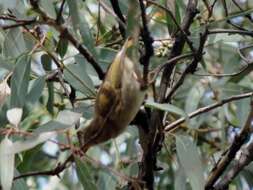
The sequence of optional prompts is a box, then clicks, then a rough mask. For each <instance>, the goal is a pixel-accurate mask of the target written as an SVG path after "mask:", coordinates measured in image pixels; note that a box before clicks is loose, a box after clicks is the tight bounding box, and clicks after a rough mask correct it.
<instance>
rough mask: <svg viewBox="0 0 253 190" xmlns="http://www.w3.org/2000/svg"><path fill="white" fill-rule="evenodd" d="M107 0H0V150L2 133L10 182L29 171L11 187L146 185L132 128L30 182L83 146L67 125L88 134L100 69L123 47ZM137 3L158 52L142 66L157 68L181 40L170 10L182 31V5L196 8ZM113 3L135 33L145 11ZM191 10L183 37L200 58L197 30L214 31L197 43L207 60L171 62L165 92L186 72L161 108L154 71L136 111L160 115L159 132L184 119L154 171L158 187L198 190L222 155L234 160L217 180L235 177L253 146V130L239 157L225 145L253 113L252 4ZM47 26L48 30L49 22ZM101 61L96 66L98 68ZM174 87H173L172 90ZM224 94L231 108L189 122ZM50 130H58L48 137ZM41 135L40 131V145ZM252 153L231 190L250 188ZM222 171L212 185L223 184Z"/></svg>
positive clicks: (212, 1) (202, 5)
mask: <svg viewBox="0 0 253 190" xmlns="http://www.w3.org/2000/svg"><path fill="white" fill-rule="evenodd" d="M111 2H114V3H115V2H117V1H109V0H101V1H96V0H86V1H82V0H72V1H71V0H66V1H64V0H63V1H62V0H41V1H38V4H37V1H34V0H33V1H26V0H8V1H7V0H0V13H1V15H0V25H1V30H0V43H1V48H0V51H1V55H0V79H1V81H2V82H1V83H0V106H1V110H0V134H1V136H0V139H1V141H2V142H1V145H2V146H3V145H5V144H4V143H3V142H4V139H5V138H6V136H8V138H9V139H10V140H11V142H13V143H14V142H20V143H21V147H22V148H21V150H22V151H20V150H18V148H17V147H16V146H13V149H14V150H15V152H16V154H15V176H20V175H22V174H26V173H28V177H22V178H20V179H16V180H14V182H13V186H12V189H24V190H25V189H50V190H54V189H55V190H56V189H61V190H64V189H130V187H135V188H137V187H139V185H138V184H139V183H138V182H139V181H138V180H137V177H139V180H144V181H145V179H144V178H141V177H140V173H141V172H140V170H141V169H140V168H141V167H140V164H139V163H140V162H142V161H143V160H142V156H143V155H144V153H145V152H143V150H142V148H143V147H141V145H140V144H139V138H140V135H139V132H138V127H136V126H135V125H131V126H129V127H128V129H127V130H126V131H125V132H124V133H123V134H122V135H120V136H119V137H117V138H116V139H115V140H111V141H109V142H107V143H104V144H102V145H100V146H96V147H93V148H92V149H90V150H89V152H88V156H87V157H85V158H83V159H80V158H76V160H75V163H73V164H72V165H71V166H70V167H68V168H66V169H64V170H63V171H62V172H61V173H59V174H58V173H57V172H56V173H54V172H51V173H50V172H49V173H48V174H47V175H37V174H39V173H37V174H36V172H38V171H45V170H49V171H53V169H54V168H55V167H56V165H57V163H59V162H61V163H62V162H63V161H64V160H65V159H66V158H67V157H68V155H69V154H70V153H71V152H72V151H73V149H74V146H77V147H78V143H77V138H76V130H75V127H74V124H75V123H76V122H77V121H79V119H80V117H81V119H80V126H81V127H84V126H85V124H86V122H87V121H88V120H89V119H91V118H92V116H93V105H94V97H95V95H96V92H97V89H98V87H99V85H100V83H101V76H102V74H101V73H103V72H105V71H106V68H107V67H108V65H109V64H110V63H111V62H112V60H113V58H114V56H115V54H116V53H117V51H118V50H119V49H120V47H121V45H122V44H123V42H124V40H123V39H122V36H124V35H123V33H122V30H124V29H122V28H121V29H120V27H118V26H119V23H120V18H118V16H117V14H116V13H115V10H114V9H113V8H114V7H113V6H112V4H111ZM144 2H145V5H146V15H147V26H148V29H149V32H150V35H151V36H152V37H153V39H154V42H153V47H154V51H155V54H154V56H152V57H151V60H150V63H149V68H150V70H153V69H154V70H155V69H156V68H159V66H160V65H164V64H165V63H166V61H168V60H169V59H170V58H172V56H171V52H172V48H173V46H174V45H175V43H176V42H175V39H177V37H178V36H177V35H176V34H178V33H179V32H178V28H177V25H176V24H175V22H174V21H173V19H172V16H171V14H172V15H173V17H174V18H175V20H176V21H177V23H178V24H179V25H181V24H182V23H183V22H184V21H183V20H184V17H185V15H187V5H188V4H189V3H190V2H192V1H190V0H189V1H187V0H178V1H175V0H168V1H166V0H161V1H155V2H153V1H144ZM196 2H197V1H196ZM118 3H119V6H120V9H121V11H122V14H123V15H125V18H127V21H126V24H125V27H126V28H125V31H127V32H128V33H130V34H131V32H133V31H131V30H133V29H135V28H139V26H141V25H142V20H141V17H137V18H135V17H134V16H135V14H136V13H138V12H140V8H139V2H138V1H135V0H128V1H121V0H119V1H118ZM36 5H38V6H39V7H36ZM212 5H213V7H212ZM164 7H165V8H164ZM166 7H167V10H166ZM197 9H198V11H199V13H198V14H197V16H196V17H194V19H193V21H192V22H190V27H189V30H187V31H185V32H186V33H185V35H186V34H187V36H188V37H187V39H188V40H189V41H190V42H191V43H190V44H192V47H194V48H196V49H197V50H198V48H199V44H200V42H201V40H200V37H201V36H200V34H204V33H205V28H208V30H209V31H213V32H209V33H208V35H207V39H206V41H205V42H204V51H203V52H204V54H202V52H199V55H200V57H202V59H200V60H198V62H199V63H198V65H197V68H196V70H194V72H190V73H187V75H184V71H185V69H186V68H187V66H188V65H190V63H191V61H192V59H193V58H192V57H188V58H186V59H181V60H180V61H179V62H177V63H178V64H176V65H175V69H173V76H171V78H173V80H171V81H170V84H172V85H173V84H176V83H177V81H178V80H179V79H180V78H181V76H186V78H185V80H184V81H183V83H182V84H180V86H179V88H178V89H177V90H176V91H173V95H172V97H171V98H170V101H164V102H160V101H159V100H157V99H156V96H155V94H159V92H160V90H161V85H162V84H161V78H162V74H161V73H162V72H160V73H159V75H158V77H157V79H156V82H155V85H154V86H153V88H150V90H149V93H148V97H147V99H146V101H145V103H144V105H143V107H142V110H144V107H145V109H146V111H147V110H148V111H149V112H151V113H153V112H154V110H162V111H164V112H163V114H164V115H163V124H164V126H167V125H169V124H171V123H172V122H174V121H177V120H178V119H180V118H181V117H185V118H186V121H185V122H184V123H182V124H180V125H177V128H176V129H173V130H170V131H167V132H165V139H164V141H163V142H162V144H161V146H162V148H161V150H160V151H159V152H158V153H157V154H154V157H156V162H157V166H158V167H160V168H161V170H160V171H154V169H152V173H153V174H154V175H155V177H154V188H155V189H177V190H178V189H180V190H184V189H194V190H198V189H199V190H201V189H204V186H205V185H206V183H207V181H208V176H209V177H210V175H211V174H212V173H211V169H212V168H214V169H215V167H214V166H215V163H217V161H218V160H219V159H220V158H224V157H225V158H226V156H224V155H226V152H225V150H227V149H228V151H230V150H236V151H235V153H237V154H236V157H235V158H233V157H231V158H232V160H230V161H229V162H228V164H227V165H228V167H227V170H226V171H225V170H224V171H223V173H222V175H224V176H226V177H229V175H228V174H229V172H228V171H233V169H234V168H235V167H236V166H237V165H236V164H238V163H237V161H240V159H241V158H242V156H243V155H245V154H244V153H245V152H247V151H245V150H250V149H249V148H250V146H252V140H251V132H252V128H251V127H249V128H248V129H247V131H246V133H243V135H245V134H246V136H245V137H244V138H242V139H243V140H242V141H243V142H242V144H243V145H242V144H241V146H240V147H239V148H238V149H232V148H233V147H232V148H231V147H230V144H233V142H235V139H236V138H235V136H236V135H239V136H240V135H241V134H242V131H243V129H244V128H246V127H248V123H247V121H251V117H252V116H251V115H252V114H250V115H249V113H250V112H251V109H252V108H251V98H250V97H251V95H252V88H253V83H252V80H253V75H252V69H253V67H252V63H251V62H252V60H253V58H252V57H253V51H252V43H253V40H252V37H253V32H252V25H253V14H252V12H253V2H252V1H250V0H244V1H243V0H241V1H239V0H234V1H232V0H231V1H226V0H223V1H216V0H205V1H204V0H203V1H198V5H197ZM44 14H46V16H45V15H44ZM48 18H50V19H52V20H53V21H55V23H54V24H50V19H48ZM121 22H122V21H121ZM123 24H124V23H123ZM59 26H60V27H59ZM120 26H121V27H122V23H121V24H120ZM65 29H67V30H65ZM231 31H232V32H231ZM69 36H72V37H74V40H73V39H71V37H69ZM75 40H76V41H75ZM77 42H78V43H77ZM79 43H80V44H81V45H82V47H80V46H79ZM139 48H140V53H139V54H140V55H137V56H138V57H140V56H141V55H143V54H144V53H145V43H143V38H140V45H139ZM86 50H87V51H86ZM190 51H191V48H190V47H189V44H187V43H185V45H184V48H183V50H182V52H181V53H180V54H182V55H184V54H186V53H189V52H190ZM85 52H88V55H87V54H85ZM180 54H179V55H180ZM135 59H136V60H138V58H136V57H135ZM96 63H98V66H94V65H95V64H96ZM98 67H99V69H98ZM94 68H95V69H94ZM101 71H103V72H101ZM9 87H10V90H9V89H8V88H9ZM154 89H155V90H154ZM170 90H171V89H170V88H168V93H169V92H170ZM234 95H242V97H239V98H238V99H237V100H236V101H235V99H233V98H232V99H229V98H230V97H231V96H234ZM227 98H228V99H229V101H228V102H229V103H226V104H224V105H223V104H221V105H218V106H217V109H210V110H204V111H203V113H202V114H199V115H198V116H197V117H194V118H190V117H189V116H187V114H190V113H192V112H194V111H195V110H198V109H199V108H202V107H207V106H209V105H211V104H213V103H214V104H215V103H217V102H220V101H221V100H224V99H227ZM16 107H18V108H21V109H22V118H21V119H20V121H19V115H20V113H19V112H16V110H14V112H11V115H10V118H7V111H8V110H11V109H12V108H16ZM12 111H13V110H12ZM19 111H20V110H19ZM78 113H79V114H78ZM13 120H17V121H16V122H15V121H14V122H13ZM133 124H134V123H133ZM14 125H16V126H14ZM46 132H54V136H53V137H52V136H51V133H49V134H50V135H48V133H46ZM42 134H43V135H45V134H46V138H45V139H44V138H42V137H41V135H42ZM140 134H141V133H140ZM240 137H241V136H240ZM48 138H50V139H48ZM38 139H39V140H38ZM245 139H246V140H245ZM44 141H45V142H44ZM42 142H43V144H40V143H42ZM27 144H28V145H27ZM35 145H36V146H35ZM5 146H6V147H7V148H8V146H7V145H5ZM229 147H230V148H229ZM2 151H3V150H2ZM224 152H225V153H224ZM2 153H3V152H2ZM252 154H253V153H252V151H251V152H250V153H249V152H248V155H246V158H249V159H248V162H247V164H245V165H247V166H244V165H243V167H242V168H241V169H240V173H238V174H236V177H235V178H233V179H232V181H231V182H230V183H229V189H252V188H253V182H252V179H253V165H252V163H250V162H251V161H252V157H253V156H252ZM2 155H3V154H2ZM223 156H224V157H223ZM0 157H1V156H0ZM3 160H4V158H3V156H2V157H1V161H3ZM12 164H14V162H11V161H10V160H8V159H7V160H5V163H4V165H5V166H6V167H7V170H4V169H3V168H4V167H3V162H2V165H1V169H0V171H1V172H0V174H1V179H3V178H2V176H3V172H7V173H11V172H12V170H11V165H12ZM151 165H152V164H151ZM6 167H5V169H6ZM150 167H152V166H150ZM8 168H9V169H8ZM30 172H35V174H34V173H30ZM54 174H57V175H59V177H57V176H56V175H54ZM222 175H219V176H218V179H222ZM7 177H8V176H7ZM9 177H10V175H9ZM135 177H136V178H135ZM218 179H217V180H216V181H218V183H219V180H218ZM130 182H131V183H130ZM2 183H3V182H2ZM147 188H148V189H152V187H151V186H149V187H147Z"/></svg>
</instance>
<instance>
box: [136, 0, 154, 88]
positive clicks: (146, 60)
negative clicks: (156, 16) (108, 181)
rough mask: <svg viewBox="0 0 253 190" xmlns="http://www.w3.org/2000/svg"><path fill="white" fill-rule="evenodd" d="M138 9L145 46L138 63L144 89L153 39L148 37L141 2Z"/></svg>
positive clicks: (144, 12) (141, 1)
mask: <svg viewBox="0 0 253 190" xmlns="http://www.w3.org/2000/svg"><path fill="white" fill-rule="evenodd" d="M139 4H140V9H141V18H142V25H143V26H142V30H141V37H142V40H143V42H144V46H145V53H144V55H143V56H142V57H141V58H140V63H141V64H142V65H143V81H144V87H145V88H146V87H147V85H148V73H149V69H148V67H149V61H150V58H151V57H152V56H153V55H154V49H153V46H152V43H153V38H152V37H151V35H150V32H149V29H148V24H147V18H146V8H145V6H144V3H143V0H139Z"/></svg>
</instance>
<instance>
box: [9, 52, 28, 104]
mask: <svg viewBox="0 0 253 190" xmlns="http://www.w3.org/2000/svg"><path fill="white" fill-rule="evenodd" d="M30 71H31V59H30V57H28V56H21V57H20V58H19V59H18V61H17V64H16V66H15V69H14V72H13V75H12V77H11V107H22V106H23V105H24V104H25V100H26V95H27V91H28V85H29V80H30Z"/></svg>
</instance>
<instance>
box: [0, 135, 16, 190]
mask: <svg viewBox="0 0 253 190" xmlns="http://www.w3.org/2000/svg"><path fill="white" fill-rule="evenodd" d="M12 147H13V143H12V141H11V140H9V139H8V137H5V138H4V140H3V141H2V142H1V144H0V179H1V186H2V188H3V190H10V189H11V186H12V181H13V177H14V166H15V160H14V159H15V154H13V153H10V152H9V150H10V149H11V148H12Z"/></svg>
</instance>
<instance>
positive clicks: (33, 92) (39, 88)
mask: <svg viewBox="0 0 253 190" xmlns="http://www.w3.org/2000/svg"><path fill="white" fill-rule="evenodd" d="M44 86H45V77H39V78H37V79H36V80H35V81H34V82H33V84H32V86H31V88H30V89H29V92H28V94H27V96H26V100H27V101H28V102H30V103H35V102H36V101H37V100H38V99H39V98H40V96H41V94H42V92H43V88H44Z"/></svg>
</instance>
